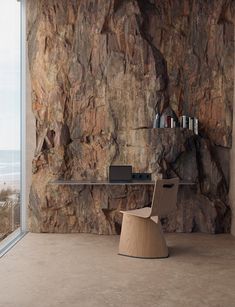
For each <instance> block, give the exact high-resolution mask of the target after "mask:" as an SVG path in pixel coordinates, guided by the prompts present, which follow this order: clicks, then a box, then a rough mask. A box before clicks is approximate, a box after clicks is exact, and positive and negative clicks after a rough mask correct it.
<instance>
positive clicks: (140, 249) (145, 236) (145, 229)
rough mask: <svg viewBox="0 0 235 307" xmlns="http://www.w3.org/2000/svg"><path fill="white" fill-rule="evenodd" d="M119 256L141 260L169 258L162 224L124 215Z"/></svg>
mask: <svg viewBox="0 0 235 307" xmlns="http://www.w3.org/2000/svg"><path fill="white" fill-rule="evenodd" d="M119 254H120V255H125V256H130V257H139V258H165V257H168V248H167V246H166V241H165V238H164V236H163V233H162V228H161V223H160V222H158V223H155V222H153V221H152V220H151V219H149V218H147V219H145V218H140V217H137V216H134V215H129V214H124V215H123V221H122V230H121V236H120V243H119Z"/></svg>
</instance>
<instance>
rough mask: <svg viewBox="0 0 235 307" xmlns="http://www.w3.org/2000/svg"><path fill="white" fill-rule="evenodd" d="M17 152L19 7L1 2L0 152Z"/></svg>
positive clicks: (10, 1) (11, 0) (14, 0)
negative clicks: (15, 150) (10, 150)
mask: <svg viewBox="0 0 235 307" xmlns="http://www.w3.org/2000/svg"><path fill="white" fill-rule="evenodd" d="M9 149H12V150H13V149H20V3H19V2H17V0H0V150H9Z"/></svg>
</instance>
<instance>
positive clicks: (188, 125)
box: [180, 115, 198, 134]
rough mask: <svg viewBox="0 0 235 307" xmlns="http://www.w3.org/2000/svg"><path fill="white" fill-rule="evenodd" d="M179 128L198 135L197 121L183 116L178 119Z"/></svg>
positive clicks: (194, 118)
mask: <svg viewBox="0 0 235 307" xmlns="http://www.w3.org/2000/svg"><path fill="white" fill-rule="evenodd" d="M180 127H181V128H185V129H189V130H192V131H194V133H195V134H198V119H197V118H196V117H190V116H186V115H183V116H181V117H180Z"/></svg>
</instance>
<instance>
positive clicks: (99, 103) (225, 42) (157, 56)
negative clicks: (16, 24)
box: [27, 0, 234, 233]
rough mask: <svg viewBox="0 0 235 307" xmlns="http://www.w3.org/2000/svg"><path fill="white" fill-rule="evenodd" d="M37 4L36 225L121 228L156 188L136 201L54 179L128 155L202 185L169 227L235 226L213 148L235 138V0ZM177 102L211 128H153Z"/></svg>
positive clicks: (85, 174) (178, 109)
mask: <svg viewBox="0 0 235 307" xmlns="http://www.w3.org/2000/svg"><path fill="white" fill-rule="evenodd" d="M27 13H28V51H29V68H30V76H31V83H32V108H33V112H34V115H35V118H36V134H37V148H36V151H35V158H34V161H33V173H34V174H33V183H32V189H31V198H30V206H29V213H30V214H29V223H30V228H31V230H33V231H51V232H54V231H59V232H64V231H66V232H67V231H68V232H73V231H88V232H97V233H115V232H117V231H118V230H120V222H121V217H120V215H119V214H118V213H117V210H118V209H119V208H123V207H125V204H126V202H127V208H132V207H133V208H135V207H139V206H143V205H145V203H146V201H147V202H149V199H150V198H151V195H150V194H151V191H147V190H146V192H145V190H144V192H143V195H145V196H143V197H142V196H141V193H142V192H140V191H141V190H140V189H139V188H138V189H136V190H134V191H135V193H136V195H139V197H140V199H138V200H136V199H135V193H134V192H133V191H132V190H131V188H126V189H127V190H126V191H125V192H123V193H124V194H123V195H124V196H123V197H121V196H117V197H116V198H115V197H110V192H109V191H107V190H106V189H104V190H102V189H101V190H99V189H98V188H94V189H93V188H90V189H88V188H85V189H84V190H79V189H78V191H77V190H76V189H75V188H73V189H72V188H69V187H59V188H58V187H56V186H51V185H50V184H48V182H49V181H50V180H54V179H58V178H66V179H97V180H99V179H100V180H101V179H106V178H107V169H108V166H109V165H110V164H118V163H121V164H132V165H133V168H134V170H135V171H136V172H138V171H141V172H143V171H148V172H152V173H153V177H157V176H175V175H177V176H179V177H180V178H181V179H182V180H190V181H195V182H196V183H198V186H197V190H196V192H195V193H191V194H190V193H189V195H188V194H187V199H186V200H185V198H184V197H183V198H180V201H179V203H178V211H177V214H176V215H175V217H172V218H173V219H171V220H169V221H171V222H169V223H168V222H167V221H165V222H164V225H165V226H164V227H165V229H166V230H168V231H207V232H221V231H227V230H228V229H229V227H230V222H229V214H230V211H229V207H228V205H227V193H228V185H227V182H226V180H225V177H226V176H225V175H224V174H223V172H224V169H225V167H224V164H221V165H222V166H221V165H220V159H221V157H220V156H219V155H214V154H213V153H214V152H217V151H218V150H216V149H214V146H215V145H219V146H224V147H227V148H229V147H230V146H231V122H232V93H233V70H234V65H233V54H234V49H233V48H234V47H233V38H234V36H233V35H234V28H233V25H232V20H233V16H234V2H233V1H217V0H215V1H207V2H202V1H199V0H198V1H193V2H192V1H187V0H185V1H173V2H167V1H143V0H138V1H137V0H135V1H121V0H120V1H114V0H110V1H105V0H99V1H94V0H88V1H85V0H82V1H77V0H65V1H56V0H51V1H46V0H39V1H32V0H31V1H28V4H27ZM169 106H170V107H171V109H172V110H173V111H174V112H175V113H176V115H177V116H179V115H182V114H188V115H190V116H196V117H198V118H199V121H200V136H198V137H196V136H194V135H193V134H192V132H190V131H185V130H180V129H172V130H171V129H164V130H153V129H151V127H152V124H153V118H154V116H155V113H156V112H157V111H160V112H161V111H163V110H164V109H165V108H166V107H169ZM182 189H183V188H182ZM76 191H77V192H76ZM76 193H78V194H76ZM112 193H114V192H113V191H112ZM112 193H111V194H112ZM115 193H116V192H115ZM181 193H182V192H181ZM76 195H77V196H76ZM190 195H191V196H190ZM92 204H93V205H92ZM107 204H108V206H107ZM185 216H186V217H187V218H185ZM174 221H175V222H174Z"/></svg>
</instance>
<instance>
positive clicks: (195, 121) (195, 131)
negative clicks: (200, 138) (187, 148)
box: [193, 118, 198, 134]
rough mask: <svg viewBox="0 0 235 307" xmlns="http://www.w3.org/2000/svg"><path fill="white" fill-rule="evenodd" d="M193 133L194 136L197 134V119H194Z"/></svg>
mask: <svg viewBox="0 0 235 307" xmlns="http://www.w3.org/2000/svg"><path fill="white" fill-rule="evenodd" d="M193 128H194V129H193V130H194V133H195V134H198V119H197V118H194V127H193Z"/></svg>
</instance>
